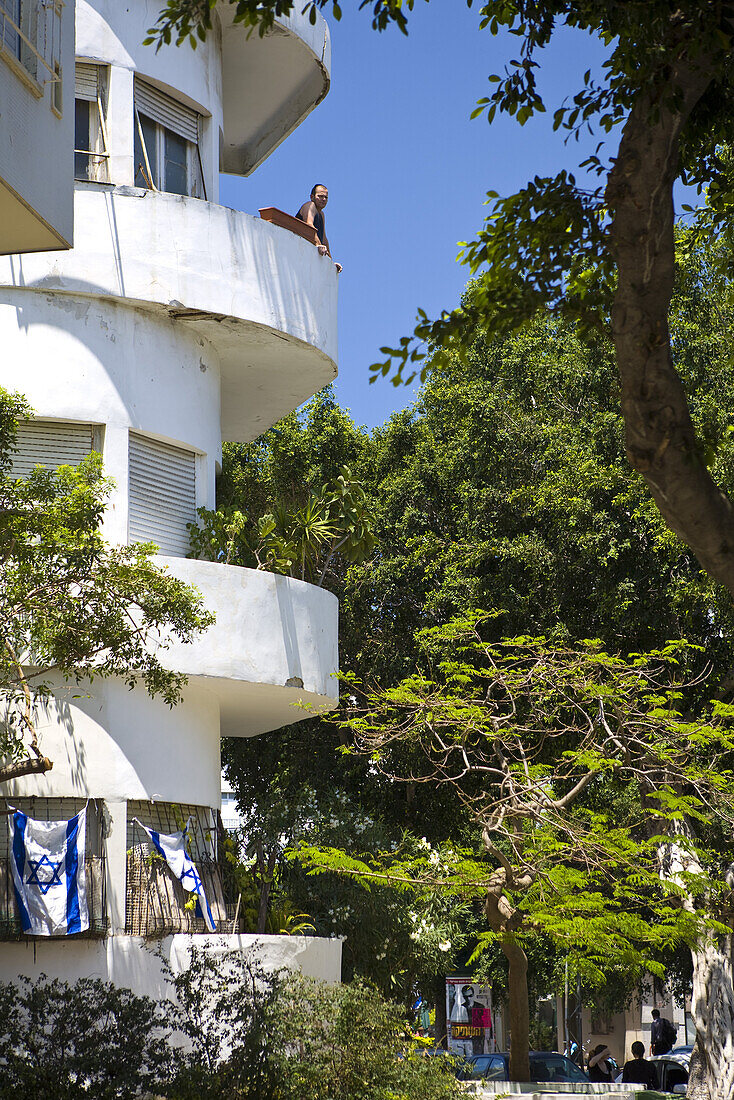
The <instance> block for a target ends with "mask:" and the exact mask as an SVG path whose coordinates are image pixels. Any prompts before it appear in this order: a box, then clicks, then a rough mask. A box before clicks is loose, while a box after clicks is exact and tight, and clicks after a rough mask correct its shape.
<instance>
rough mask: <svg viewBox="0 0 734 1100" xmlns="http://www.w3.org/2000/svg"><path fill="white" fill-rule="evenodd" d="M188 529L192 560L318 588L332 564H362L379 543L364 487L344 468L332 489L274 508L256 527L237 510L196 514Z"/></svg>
mask: <svg viewBox="0 0 734 1100" xmlns="http://www.w3.org/2000/svg"><path fill="white" fill-rule="evenodd" d="M198 514H199V519H200V522H199V524H194V523H189V524H188V525H187V526H188V529H189V533H190V535H191V555H190V556H191V557H197V558H207V559H209V560H210V561H224V562H225V563H226V564H227V565H245V566H250V567H253V566H256V567H257V568H258V569H268V570H270V571H271V572H273V573H284V574H286V575H287V576H291V577H298V578H299V579H300V580H305V581H310V582H311V583H315V584H318V585H322V584H324V582H325V580H326V578H327V577H328V576H329V575H330V573H331V572H332V568H333V567H332V562H333V560H334V558H335V556H337V557H339V556H340V557H341V558H343V559H344V560H345V561H347V562H363V561H364V560H365V558H366V557H367V556H368V555H369V554H370V553H371V552H372V550H373V548H374V545H375V539H374V535H373V532H372V528H371V522H370V517H369V513H368V508H367V495H366V493H365V489H364V486H363V485H362V484H361V483H360V482H359V481H357V480H356V479H355V478H354V477H353V476H352V474H351V472H350V471H349V469H348V467H346V466H343V467H342V469H341V470H340V472H339V474H338V476H337V477H336V478H335V479H334V481H332V482H331V483H330V484H327V485H324V486H322V487H321V489H320V490H319V491H318V492H313V491H311V493H310V494H309V496H308V499H307V500H306V501H305V503H304V504H302V505H301V506H300V507H288V506H287V505H286V504H284V503H283V502H281V501H278V502H276V503H275V504H274V505H273V506H272V507H271V510H270V511H269V512H266V513H265V515H263V516H261V517H260V519H259V520H258V521H257V523H256V524H254V525H252V524H250V525H248V521H247V517H246V516H245V515H244V514H243V513H242V512H241V511H239V510H238V509H236V508H222V509H217V510H216V511H209V510H208V509H206V508H199V510H198Z"/></svg>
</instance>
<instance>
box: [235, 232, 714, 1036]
mask: <svg viewBox="0 0 734 1100" xmlns="http://www.w3.org/2000/svg"><path fill="white" fill-rule="evenodd" d="M678 245H679V262H678V267H677V275H678V280H677V285H676V291H675V295H674V298H673V306H672V314H671V329H672V332H673V338H674V339H673V347H674V354H675V363H676V369H677V370H678V371H679V372H680V373H681V376H682V377H683V378H684V379H685V383H686V387H687V389H688V392H689V393H690V394H691V411H692V416H693V419H694V423H695V425H696V430H697V434H698V435H699V437H700V438H701V439H702V440H703V441H704V442H705V446H706V453H707V461H708V462H709V463H710V464H711V466H712V469H713V471H714V472H715V474H716V476H717V478H718V479H719V480H720V481H721V483H722V484H724V485H727V486H730V485H732V484H734V439H733V438H732V434H731V431H730V427H729V426H730V411H731V407H732V403H733V402H734V383H733V380H732V367H731V361H730V358H729V356H728V354H727V355H726V356H725V357H722V349H728V348H729V347H730V345H731V336H730V332H731V328H732V322H733V321H734V317H732V306H731V295H730V292H729V286H728V281H727V280H726V279H725V278H723V277H722V276H720V275H717V272H718V271H719V270H720V269H721V268H723V267H724V266H725V255H726V251H725V249H724V246H723V244H722V245H721V246H720V247H721V254H720V255H716V254H713V253H712V252H711V250H709V249H706V248H705V247H703V245H702V244H701V242H700V241H699V240H698V238H697V237H696V236H695V234H693V233H691V232H685V233H681V234H679V241H678ZM473 292H474V287H473V285H470V287H469V288H468V289H467V298H468V299H470V298H471V295H472V294H473ZM618 394H619V384H618V380H617V377H616V371H615V364H614V355H613V349H612V348H611V345H610V343H609V342H608V341H607V340H606V339H605V338H604V337H603V336H595V337H593V339H591V340H590V342H589V343H588V344H587V343H586V342H584V341H582V340H580V339H579V337H578V334H577V333H576V332H575V331H574V329H573V326H572V325H571V324H570V323H569V322H568V321H567V320H565V319H563V318H560V317H552V316H551V317H548V316H543V315H539V316H538V317H537V318H535V319H534V321H533V322H532V323H531V324H529V325H528V326H527V327H526V328H525V329H524V330H523V331H522V332H519V333H516V334H512V335H510V336H505V337H493V336H492V335H490V334H487V333H486V332H485V330H484V329H483V328H482V326H481V325H480V324H478V325H477V326H476V328H475V329H474V331H473V333H472V338H471V340H470V341H469V340H467V343H466V348H465V350H464V353H463V354H462V355H461V356H460V355H459V354H458V353H456V354H454V355H452V356H451V357H450V358H449V359H448V361H446V362H445V363H444V365H443V366H442V369H441V370H440V371H439V370H437V371H435V372H434V371H431V370H429V372H428V374H427V377H426V381H425V382H424V384H423V386H422V388H421V392H420V394H419V397H418V400H417V402H416V404H415V406H414V407H413V408H412V409H410V410H407V411H406V412H403V413H400V414H397V415H395V416H393V417H392V418H391V419H390V420H389V421H388V422H387V423H386V424H385V425H384V426H383V427H381V428H379V429H377V430H376V431H375V432H374V433H373V435H372V437H371V438H370V437H368V436H367V435H366V434H365V433H360V432H358V431H357V430H356V429H354V426H353V425H352V424H351V422H350V421H349V419H348V417H346V415H345V414H344V413H342V412H341V411H340V410H338V409H337V408H336V407H335V406H334V405H333V401H332V400H331V399H330V398H328V399H327V397H328V395H324V396H323V397H319V398H318V399H315V400H314V402H312V403H310V404H309V405H308V406H306V408H305V409H304V410H303V411H302V412H301V414H300V415H298V416H296V415H295V414H294V415H293V416H291V417H289V418H287V420H285V421H283V422H281V423H280V424H279V425H277V426H276V428H275V429H273V430H272V431H271V432H269V433H266V434H265V435H264V436H263V437H262V438H261V439H260V440H259V441H258V442H257V444H253V445H251V447H250V448H245V447H239V446H238V447H232V446H229V447H227V448H226V453H225V470H224V474H223V480H222V484H221V486H220V489H221V492H222V497H223V499H224V500H226V501H227V502H229V503H231V504H232V505H233V506H236V505H237V502H238V501H239V502H241V503H242V505H244V503H245V502H248V505H249V501H250V500H255V501H256V507H257V509H258V510H266V509H267V508H268V507H269V502H270V500H272V499H273V496H277V495H288V494H290V499H291V500H292V501H293V503H294V505H298V503H299V501H300V500H301V499H302V498H301V497H299V496H298V493H299V491H300V492H305V491H307V487H308V486H309V485H310V484H314V485H318V484H320V483H321V482H322V481H323V480H327V479H328V478H329V477H330V476H332V469H333V468H332V467H330V466H329V463H330V462H331V461H332V456H333V461H334V462H335V463H336V464H337V466H336V467H334V468H338V464H340V463H344V462H346V463H349V464H350V465H351V466H352V468H353V469H354V470H355V472H356V474H357V475H358V476H359V478H360V480H361V481H363V482H364V484H365V485H366V486H368V491H369V493H370V500H369V510H370V512H371V514H372V516H373V525H374V530H375V535H376V539H377V542H376V548H375V550H374V552H373V554H372V556H371V558H370V559H369V561H368V562H366V563H364V564H363V565H352V566H350V567H349V568H348V569H347V570H346V571H344V572H343V573H342V574H341V575H340V577H338V578H337V577H332V578H331V579H330V581H329V583H330V584H331V585H332V587H333V590H334V591H335V592H336V593H337V595H338V596H339V599H340V640H341V649H342V666H343V667H345V668H348V669H351V670H353V671H354V672H355V673H356V674H357V675H358V676H359V677H360V678H362V679H364V680H367V681H372V680H377V681H379V682H380V683H381V684H382V685H383V686H384V687H389V686H391V685H396V684H398V683H399V682H400V681H401V679H403V678H404V677H406V676H407V675H409V674H410V672H411V670H412V669H413V668H414V667H415V663H416V661H417V660H419V659H420V650H419V648H418V647H417V645H416V643H415V641H414V634H415V633H416V631H418V630H420V629H421V627H424V626H438V625H440V624H441V623H443V622H445V621H446V620H448V619H450V618H451V617H452V616H456V615H460V614H463V613H468V612H470V611H471V610H472V609H473V608H475V607H481V606H492V607H493V608H495V610H496V611H501V612H502V614H497V615H496V617H495V618H493V619H492V620H489V621H488V622H487V623H486V624H485V626H484V636H485V638H488V639H491V640H493V641H497V642H499V641H500V640H501V638H502V637H503V636H507V635H512V634H517V633H526V634H530V635H537V634H538V633H541V632H545V633H546V635H547V637H548V638H549V639H551V640H552V641H553V642H554V643H555V644H570V643H571V642H572V640H573V639H574V638H583V637H601V638H602V639H603V641H604V642H605V645H606V646H607V647H608V648H609V649H610V651H612V652H619V653H622V654H625V653H629V652H634V651H638V652H639V651H642V650H649V649H655V648H658V647H661V646H663V645H664V644H665V642H666V640H667V639H670V638H677V639H683V638H689V639H690V640H691V641H692V642H695V643H696V644H698V645H701V646H704V647H706V651H707V654H708V655H709V656H710V657H711V659H712V661H713V663H714V670H713V672H712V679H711V680H710V681H708V683H707V686H706V692H708V693H710V692H712V691H713V690H714V689H716V691H717V692H718V693H720V694H721V697H722V698H723V699H726V700H729V699H730V698H731V677H730V669H731V667H732V642H731V639H732V631H733V628H734V622H733V621H732V608H731V601H730V599H729V597H728V594H727V593H726V592H725V591H723V590H722V589H721V588H720V587H719V586H718V585H716V584H715V583H713V582H712V581H711V580H710V578H708V577H707V576H706V575H705V574H704V573H703V572H702V571H701V570H700V568H699V566H698V564H697V562H696V560H695V557H694V556H693V555H692V553H691V552H690V551H689V550H688V549H687V548H686V547H685V546H684V545H683V544H682V543H681V542H680V541H679V540H678V539H677V538H676V537H675V536H674V535H672V534H671V532H670V531H669V530H668V529H667V528H666V526H665V524H664V523H663V521H662V520H661V517H660V515H659V513H658V511H657V509H656V508H655V507H654V505H653V504H652V503H651V501H650V500H649V496H648V494H647V491H646V488H645V485H644V483H643V481H642V479H641V477H640V476H639V475H638V474H636V473H635V472H634V471H632V470H631V469H630V468H629V466H628V464H627V463H626V461H625V457H624V444H623V436H624V430H623V422H622V417H621V414H620V412H619V407H618ZM304 487H305V488H304ZM258 494H259V495H258ZM679 659H680V660H681V661H682V662H684V661H688V660H692V659H693V658H692V655H691V653H690V651H686V650H683V651H682V652H681V653H680V655H679ZM694 664H695V661H694ZM692 667H693V666H692ZM705 694H706V693H704V699H705ZM342 699H343V700H344V699H348V692H342ZM346 741H348V738H347V737H346V735H345V734H344V733H340V731H339V730H338V729H336V728H334V727H329V725H328V724H326V723H324V722H323V721H321V720H311V721H309V722H304V723H298V724H296V725H294V726H291V727H289V728H287V729H285V730H281V731H277V732H275V733H273V734H270V735H269V736H268V738H267V739H265V741H263V742H258V743H253V742H249V741H246V740H237V741H232V742H229V743H227V742H225V745H224V757H225V760H226V761H227V768H228V774H229V776H230V778H231V780H232V781H233V786H234V788H235V790H236V791H237V792H238V798H239V801H240V805H241V806H242V807H244V808H245V810H246V812H247V814H248V817H249V821H250V823H251V827H252V831H253V835H260V836H263V837H265V838H269V840H267V843H271V842H272V843H275V844H277V845H278V860H279V867H280V868H281V871H282V877H281V879H280V882H281V884H282V888H283V889H285V890H286V891H287V892H289V893H290V894H292V896H293V897H294V899H295V903H296V904H297V906H298V907H299V908H302V909H305V910H307V911H308V912H309V914H310V915H311V916H312V918H313V919H314V921H315V923H316V924H317V927H318V928H319V930H320V931H321V932H323V933H330V934H339V935H346V936H347V939H346V942H345V945H344V959H345V965H346V967H347V973H349V974H352V973H357V974H363V975H366V976H369V977H370V979H371V980H373V981H376V982H377V983H378V984H379V985H380V987H381V988H382V989H385V990H387V989H389V988H390V987H389V986H386V985H385V984H384V983H385V981H386V979H387V978H388V977H389V976H390V975H403V974H404V978H401V979H400V980H401V984H400V985H399V986H397V987H393V988H394V989H395V991H396V992H398V990H402V989H403V988H405V986H403V984H402V982H403V981H405V982H406V984H407V985H408V986H409V983H410V982H415V981H416V980H418V981H419V982H420V985H421V988H422V989H423V990H424V992H425V994H426V995H427V996H432V999H433V998H435V997H436V994H435V993H434V994H431V989H430V982H429V979H428V968H429V967H430V965H431V958H432V956H431V950H434V948H431V940H430V937H429V940H428V941H427V942H426V943H425V944H424V943H422V942H416V941H415V940H413V941H411V939H410V936H411V934H412V933H413V932H414V931H415V929H414V928H413V927H411V926H410V924H409V920H410V918H409V913H410V912H420V911H421V909H422V907H424V906H430V907H431V912H434V911H435V899H434V896H433V895H431V896H429V895H428V894H427V895H425V896H423V895H420V892H419V891H418V892H417V896H416V895H414V896H412V897H411V896H409V895H408V893H407V892H406V893H405V894H404V895H402V896H401V894H400V892H399V891H398V890H397V889H391V891H390V893H389V900H381V898H380V892H379V891H377V892H376V891H374V890H373V891H372V892H370V893H366V892H365V891H363V890H360V888H359V887H358V886H357V885H356V883H346V882H344V880H341V881H339V879H338V877H337V875H336V874H335V873H330V874H328V875H324V876H323V877H321V878H318V879H316V880H315V879H313V878H308V877H304V874H303V870H302V867H301V866H300V865H299V864H298V862H297V861H296V862H290V863H288V864H286V865H285V866H284V865H283V863H282V862H280V858H281V853H282V847H281V844H280V842H281V840H282V838H284V837H285V838H287V839H288V842H289V843H291V844H295V843H296V842H297V841H298V839H299V838H301V839H305V840H307V841H308V842H309V843H311V844H313V845H321V846H323V847H327V848H328V847H332V848H335V849H336V848H338V849H341V850H342V851H345V852H347V853H349V854H350V855H351V856H353V857H354V858H369V857H370V856H371V855H372V854H374V852H375V851H382V852H385V853H389V852H391V851H392V852H394V853H395V852H398V851H399V850H401V846H402V845H403V837H404V834H405V833H406V831H407V833H408V834H410V835H412V837H413V838H415V842H417V841H419V840H420V838H421V837H426V838H427V841H428V843H429V844H430V845H431V846H432V850H434V851H436V850H440V848H441V845H442V843H451V844H453V846H454V847H457V846H458V847H459V848H461V847H465V846H467V845H470V839H471V829H470V826H469V824H468V823H467V822H466V820H465V818H464V816H463V815H461V814H460V813H458V812H457V807H456V800H455V799H453V798H452V797H450V796H449V795H448V794H447V793H446V792H444V793H440V792H439V793H435V792H433V791H431V790H429V788H428V787H427V786H425V785H421V784H399V785H397V786H396V785H395V784H393V783H390V782H387V781H381V780H380V776H379V775H378V774H376V773H375V771H374V769H373V768H371V767H370V765H369V761H368V760H363V759H360V758H358V757H355V756H353V755H349V754H346V755H345V754H344V752H343V749H344V742H346ZM365 825H367V826H368V827H367V828H365ZM358 826H359V828H358ZM410 843H411V844H413V843H414V842H413V841H411V842H410ZM395 858H397V856H396V857H395ZM453 904H454V905H456V904H457V903H456V900H455V899H454V901H453ZM448 908H449V910H450V909H451V906H449V907H448ZM469 912H470V914H471V917H470V919H469V922H468V924H467V926H466V931H467V933H468V936H467V938H468V939H471V937H472V936H474V935H475V931H476V928H477V916H478V915H477V914H476V904H474V906H473V907H472V906H469ZM431 923H434V922H433V921H431ZM436 926H437V927H441V928H442V930H443V931H442V933H441V936H440V939H439V942H441V943H446V942H447V940H451V941H452V950H451V951H450V952H447V953H446V954H445V955H443V958H442V959H438V961H437V962H436V963H435V965H436V966H437V972H438V973H440V972H441V971H442V970H443V972H445V970H446V968H447V967H451V966H452V965H455V964H457V963H458V961H459V960H461V962H464V961H465V958H462V957H461V956H460V955H458V956H457V955H456V954H455V953H454V947H453V936H452V934H451V933H450V932H449V931H448V929H447V926H446V925H445V924H441V922H440V921H439V922H437V923H436ZM528 942H529V941H528V939H527V938H526V940H525V944H526V945H527V944H528ZM411 943H412V944H414V945H415V946H416V947H417V948H419V949H420V950H419V951H418V952H417V953H416V956H415V957H414V959H413V960H411V959H410V958H409V956H408V955H407V953H406V948H409V947H410V946H411ZM537 943H538V948H537V950H536V949H535V946H534V944H535V941H532V944H533V955H532V956H531V963H532V962H533V961H534V960H537V961H538V967H539V968H540V970H542V971H543V972H546V971H547V972H548V974H549V980H552V976H553V975H552V969H553V968H552V967H550V968H549V965H548V958H549V952H550V950H551V948H550V946H549V945H548V942H547V940H546V939H544V938H543V937H541V936H540V935H539V936H538V939H537ZM386 945H387V946H386ZM434 947H435V945H434ZM463 949H464V947H463V945H462V944H461V943H460V944H459V950H460V951H461V950H463ZM436 954H437V953H436ZM436 954H434V956H433V958H434V959H435V958H436ZM424 964H425V966H424ZM492 966H493V974H494V975H495V976H496V977H497V980H498V983H499V984H500V986H502V985H506V979H505V977H504V975H503V974H502V972H501V967H500V960H499V959H497V960H494V961H493V963H492ZM722 972H723V971H721V970H717V971H716V973H722ZM534 977H535V979H536V980H540V979H541V977H542V975H541V974H540V971H539V970H538V969H537V967H536V971H535V973H534ZM624 981H625V979H624V975H622V974H620V975H619V981H617V980H616V978H615V988H617V987H620V988H621V987H622V986H623V985H624ZM550 991H551V988H550V986H549V987H547V988H546V989H544V992H550ZM707 1046H709V1047H711V1043H710V1042H707Z"/></svg>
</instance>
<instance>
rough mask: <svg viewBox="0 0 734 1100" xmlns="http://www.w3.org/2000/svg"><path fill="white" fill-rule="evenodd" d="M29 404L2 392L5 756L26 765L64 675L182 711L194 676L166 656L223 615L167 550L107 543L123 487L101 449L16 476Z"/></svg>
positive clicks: (0, 586) (0, 666)
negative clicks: (110, 511) (206, 603)
mask: <svg viewBox="0 0 734 1100" xmlns="http://www.w3.org/2000/svg"><path fill="white" fill-rule="evenodd" d="M27 411H28V410H27V407H26V406H25V403H24V402H23V400H22V399H21V398H18V397H17V396H16V395H10V394H7V393H6V392H5V391H0V564H1V566H2V569H1V570H0V618H1V619H2V621H3V627H4V638H3V643H4V644H3V646H2V648H0V687H1V688H2V692H3V697H4V701H5V710H4V714H3V722H2V725H1V726H0V754H1V755H2V756H4V757H6V758H10V760H11V761H15V762H18V761H22V760H23V759H25V758H27V757H28V755H29V753H32V754H33V755H35V756H36V757H37V756H39V755H40V750H39V747H38V743H37V738H36V730H35V713H36V708H37V707H38V705H39V703H40V702H42V701H44V700H47V699H48V698H49V697H50V689H49V686H48V681H47V679H46V678H47V677H48V676H49V675H50V674H51V673H52V672H55V673H57V674H61V675H62V676H63V677H65V678H66V679H70V680H75V681H77V682H79V681H81V680H82V679H84V680H94V679H95V677H110V676H116V677H120V678H122V679H123V680H124V681H125V682H126V683H127V684H128V685H129V686H130V687H133V686H135V685H136V684H139V683H142V684H143V686H144V687H145V688H146V690H147V691H148V692H149V693H150V694H151V695H156V694H158V695H160V696H161V697H162V698H163V699H164V700H165V702H166V703H168V704H169V706H173V705H174V704H175V703H176V702H177V701H178V699H179V697H180V692H181V688H182V686H183V684H184V683H185V677H183V676H181V675H180V674H178V673H175V672H171V671H169V670H168V669H166V668H164V666H163V664H162V663H161V659H160V654H161V653H162V651H164V650H165V649H166V648H168V646H169V645H170V643H171V641H173V640H180V641H184V642H185V641H188V640H190V639H191V638H192V637H193V636H194V635H195V634H196V633H197V632H198V631H199V630H201V629H204V628H206V627H207V626H209V625H210V624H211V623H212V622H213V617H212V616H211V615H210V614H209V613H208V612H207V611H206V610H205V609H204V607H203V602H202V599H201V597H200V596H199V595H198V594H197V593H196V592H195V590H194V589H193V588H191V587H190V586H188V585H186V584H183V583H182V582H181V581H179V580H176V579H175V578H173V577H171V576H169V575H168V574H167V573H166V572H165V571H162V570H161V569H159V568H158V567H157V566H156V565H155V564H154V562H153V560H152V557H153V554H154V553H155V547H153V546H151V545H134V546H122V547H111V546H108V545H106V544H105V543H104V541H103V539H102V536H101V534H100V521H101V518H102V513H103V511H104V508H105V504H106V500H107V497H108V495H109V491H110V487H111V483H110V482H109V480H107V479H105V478H104V477H103V474H102V466H101V459H100V456H99V455H97V454H92V455H90V456H89V458H87V459H85V460H84V461H83V462H82V463H80V465H79V466H78V467H77V468H72V467H70V466H61V467H60V468H59V469H58V470H57V471H56V472H52V471H50V470H47V469H44V468H42V467H36V468H35V469H34V470H33V471H32V473H31V474H30V475H29V477H28V478H27V479H25V480H15V479H13V478H12V477H11V476H10V465H11V460H12V450H13V447H14V442H15V433H16V423H17V419H18V417H19V416H21V415H27ZM152 643H155V644H152ZM29 658H30V661H29ZM24 662H25V663H26V664H31V663H32V666H33V668H32V669H28V668H27V667H25V670H24ZM2 778H3V772H2V770H0V779H2Z"/></svg>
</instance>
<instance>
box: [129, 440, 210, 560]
mask: <svg viewBox="0 0 734 1100" xmlns="http://www.w3.org/2000/svg"><path fill="white" fill-rule="evenodd" d="M128 477H129V502H130V504H129V507H130V512H129V522H128V531H129V537H130V542H154V543H156V545H157V546H158V547H159V548H160V551H161V553H162V554H173V555H175V556H176V557H185V556H186V554H188V552H189V532H188V529H187V527H186V524H187V523H195V522H196V455H195V454H194V452H193V451H185V450H184V449H183V448H182V447H174V446H173V445H172V444H170V443H159V442H158V440H156V439H149V438H147V437H146V436H143V435H136V434H135V433H132V432H131V433H130V447H129V475H128Z"/></svg>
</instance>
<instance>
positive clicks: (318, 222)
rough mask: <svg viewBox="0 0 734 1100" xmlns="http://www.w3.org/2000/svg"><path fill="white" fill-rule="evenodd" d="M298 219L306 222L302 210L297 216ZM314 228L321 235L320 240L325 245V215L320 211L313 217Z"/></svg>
mask: <svg viewBox="0 0 734 1100" xmlns="http://www.w3.org/2000/svg"><path fill="white" fill-rule="evenodd" d="M296 217H297V218H298V220H299V221H302V222H305V220H306V219H305V218H302V217H301V211H300V210H299V211H298V213H297V214H296ZM313 227H314V229H315V230H316V232H317V233H318V235H319V240H320V241H321V243H322V244H323V243H324V215H323V214H322V213H321V211H320V210H317V211H316V213H315V214H314V216H313Z"/></svg>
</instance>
